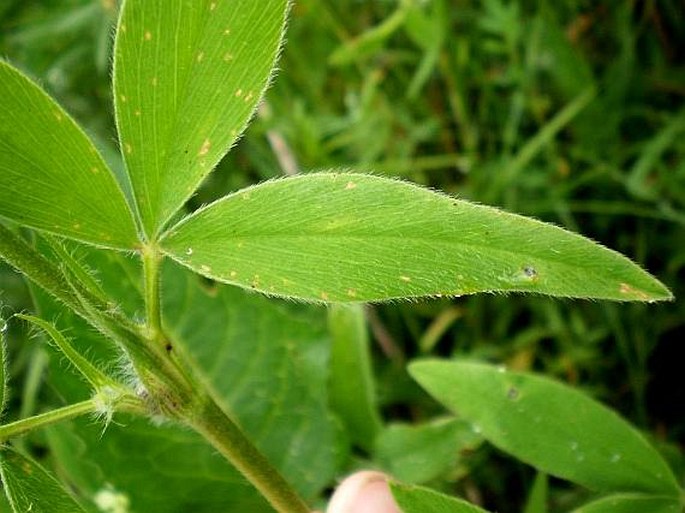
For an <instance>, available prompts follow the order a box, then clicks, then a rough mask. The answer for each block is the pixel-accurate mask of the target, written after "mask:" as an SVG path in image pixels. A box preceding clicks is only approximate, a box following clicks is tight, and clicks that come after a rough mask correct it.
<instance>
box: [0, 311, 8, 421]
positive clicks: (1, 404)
mask: <svg viewBox="0 0 685 513" xmlns="http://www.w3.org/2000/svg"><path fill="white" fill-rule="evenodd" d="M6 333H7V321H6V320H5V319H4V318H3V317H2V304H1V303H0V420H2V417H3V414H4V413H5V405H6V404H7V346H6V343H7V342H6V341H5V334H6Z"/></svg>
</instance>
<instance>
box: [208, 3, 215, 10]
mask: <svg viewBox="0 0 685 513" xmlns="http://www.w3.org/2000/svg"><path fill="white" fill-rule="evenodd" d="M214 9H216V2H212V3H211V4H209V10H210V11H213V10H214Z"/></svg>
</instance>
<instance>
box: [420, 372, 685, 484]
mask: <svg viewBox="0 0 685 513" xmlns="http://www.w3.org/2000/svg"><path fill="white" fill-rule="evenodd" d="M409 371H410V374H411V375H412V376H413V377H414V379H416V380H417V381H418V382H419V384H421V386H423V387H424V388H425V389H426V390H427V391H428V392H429V393H430V394H431V395H432V396H433V397H435V398H436V399H437V400H438V401H440V402H441V403H443V404H444V405H445V406H447V407H448V408H449V409H450V410H452V411H454V412H455V413H457V414H458V415H460V416H461V417H463V418H465V419H466V420H469V421H471V422H472V423H473V425H474V429H476V430H477V431H479V432H481V433H482V434H483V436H484V437H485V438H486V439H487V440H488V441H490V442H491V443H492V444H494V445H496V446H497V447H499V448H500V449H502V450H503V451H506V452H509V453H510V454H512V455H514V456H515V457H517V458H519V459H521V460H522V461H524V462H527V463H529V464H530V465H533V466H534V467H536V468H537V469H538V470H541V471H543V472H546V473H548V474H551V475H554V476H557V477H561V478H564V479H568V480H569V481H573V482H576V483H578V484H581V485H583V486H586V487H588V488H590V489H593V490H600V491H609V492H646V493H654V494H661V495H667V496H674V497H678V496H679V494H680V489H679V487H678V484H677V482H676V479H675V477H674V476H673V473H672V472H671V470H670V468H669V467H668V465H667V464H666V462H665V461H664V460H663V458H662V457H661V456H660V455H659V453H658V452H657V451H656V450H655V449H654V448H653V447H652V446H651V445H649V443H648V442H647V441H646V440H645V438H644V437H643V436H642V435H641V434H640V433H639V432H638V431H637V430H636V429H635V428H633V427H632V426H631V425H630V424H628V423H627V422H626V421H625V420H623V419H622V418H620V417H619V416H618V415H617V414H616V413H614V412H613V411H611V410H609V409H608V408H606V407H604V406H603V405H601V404H599V403H597V402H595V401H594V400H592V399H590V398H589V397H587V396H585V395H584V394H582V393H580V392H578V391H576V390H574V389H572V388H570V387H568V386H565V385H562V384H560V383H557V382H555V381H552V380H550V379H547V378H543V377H539V376H534V375H531V374H524V373H515V372H503V371H502V369H499V368H497V367H494V366H491V365H483V364H478V363H472V362H454V361H439V360H433V361H430V360H429V361H420V362H417V363H414V364H412V365H411V366H410V368H409Z"/></svg>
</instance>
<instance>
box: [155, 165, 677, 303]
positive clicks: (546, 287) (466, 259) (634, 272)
mask: <svg viewBox="0 0 685 513" xmlns="http://www.w3.org/2000/svg"><path fill="white" fill-rule="evenodd" d="M161 245H162V248H163V250H164V251H165V252H166V253H167V254H168V255H169V256H171V257H172V258H174V259H175V260H177V261H178V262H180V263H182V264H183V265H186V266H188V267H190V268H191V269H193V270H195V271H196V272H198V273H200V274H203V275H205V276H208V277H210V278H214V279H216V280H219V281H223V282H227V283H233V284H236V285H239V286H242V287H246V288H252V289H255V290H259V291H262V292H265V293H267V294H273V295H277V296H285V297H291V298H299V299H305V300H314V301H337V302H345V301H379V300H388V299H394V298H409V297H422V296H436V295H451V296H457V295H462V294H472V293H476V292H488V291H521V292H537V293H540V294H550V295H555V296H572V297H591V298H604V299H614V300H623V301H629V300H633V301H640V300H658V299H667V298H670V297H671V295H670V293H669V291H668V290H667V289H666V288H665V287H664V286H663V285H662V284H661V283H659V282H658V281H657V280H656V279H654V278H653V277H652V276H650V275H649V274H647V273H646V272H644V271H643V270H641V269H640V268H639V267H638V266H637V265H635V264H633V263H632V262H631V261H630V260H628V259H627V258H625V257H623V256H621V255H619V254H618V253H616V252H614V251H611V250H608V249H606V248H603V247H602V246H600V245H598V244H595V243H593V242H592V241H590V240H588V239H585V238H583V237H581V236H579V235H576V234H573V233H570V232H567V231H565V230H562V229H560V228H557V227H555V226H551V225H548V224H544V223H541V222H538V221H535V220H532V219H527V218H524V217H521V216H518V215H514V214H507V213H504V212H501V211H499V210H496V209H494V208H489V207H485V206H481V205H474V204H471V203H468V202H465V201H460V200H457V199H454V198H451V197H449V196H446V195H444V194H440V193H436V192H433V191H430V190H428V189H424V188H420V187H417V186H415V185H412V184H409V183H404V182H400V181H396V180H391V179H387V178H380V177H375V176H368V175H359V174H335V173H330V174H328V173H326V174H311V175H306V176H299V177H294V178H286V179H282V180H276V181H271V182H266V183H264V184H261V185H258V186H255V187H251V188H248V189H244V190H242V191H239V192H237V193H235V194H232V195H230V196H227V197H226V198H224V199H222V200H220V201H218V202H216V203H214V204H212V205H210V206H208V207H206V208H204V209H201V210H200V211H198V212H196V213H195V214H193V215H192V216H190V217H189V218H187V219H185V220H184V221H182V222H181V223H179V224H178V225H177V226H175V227H173V228H171V229H170V230H169V232H168V233H167V234H166V236H165V237H164V238H163V239H162V241H161Z"/></svg>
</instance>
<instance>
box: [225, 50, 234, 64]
mask: <svg viewBox="0 0 685 513" xmlns="http://www.w3.org/2000/svg"><path fill="white" fill-rule="evenodd" d="M224 60H225V61H226V62H229V61H232V60H233V54H232V53H231V52H226V53H225V54H224Z"/></svg>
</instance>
